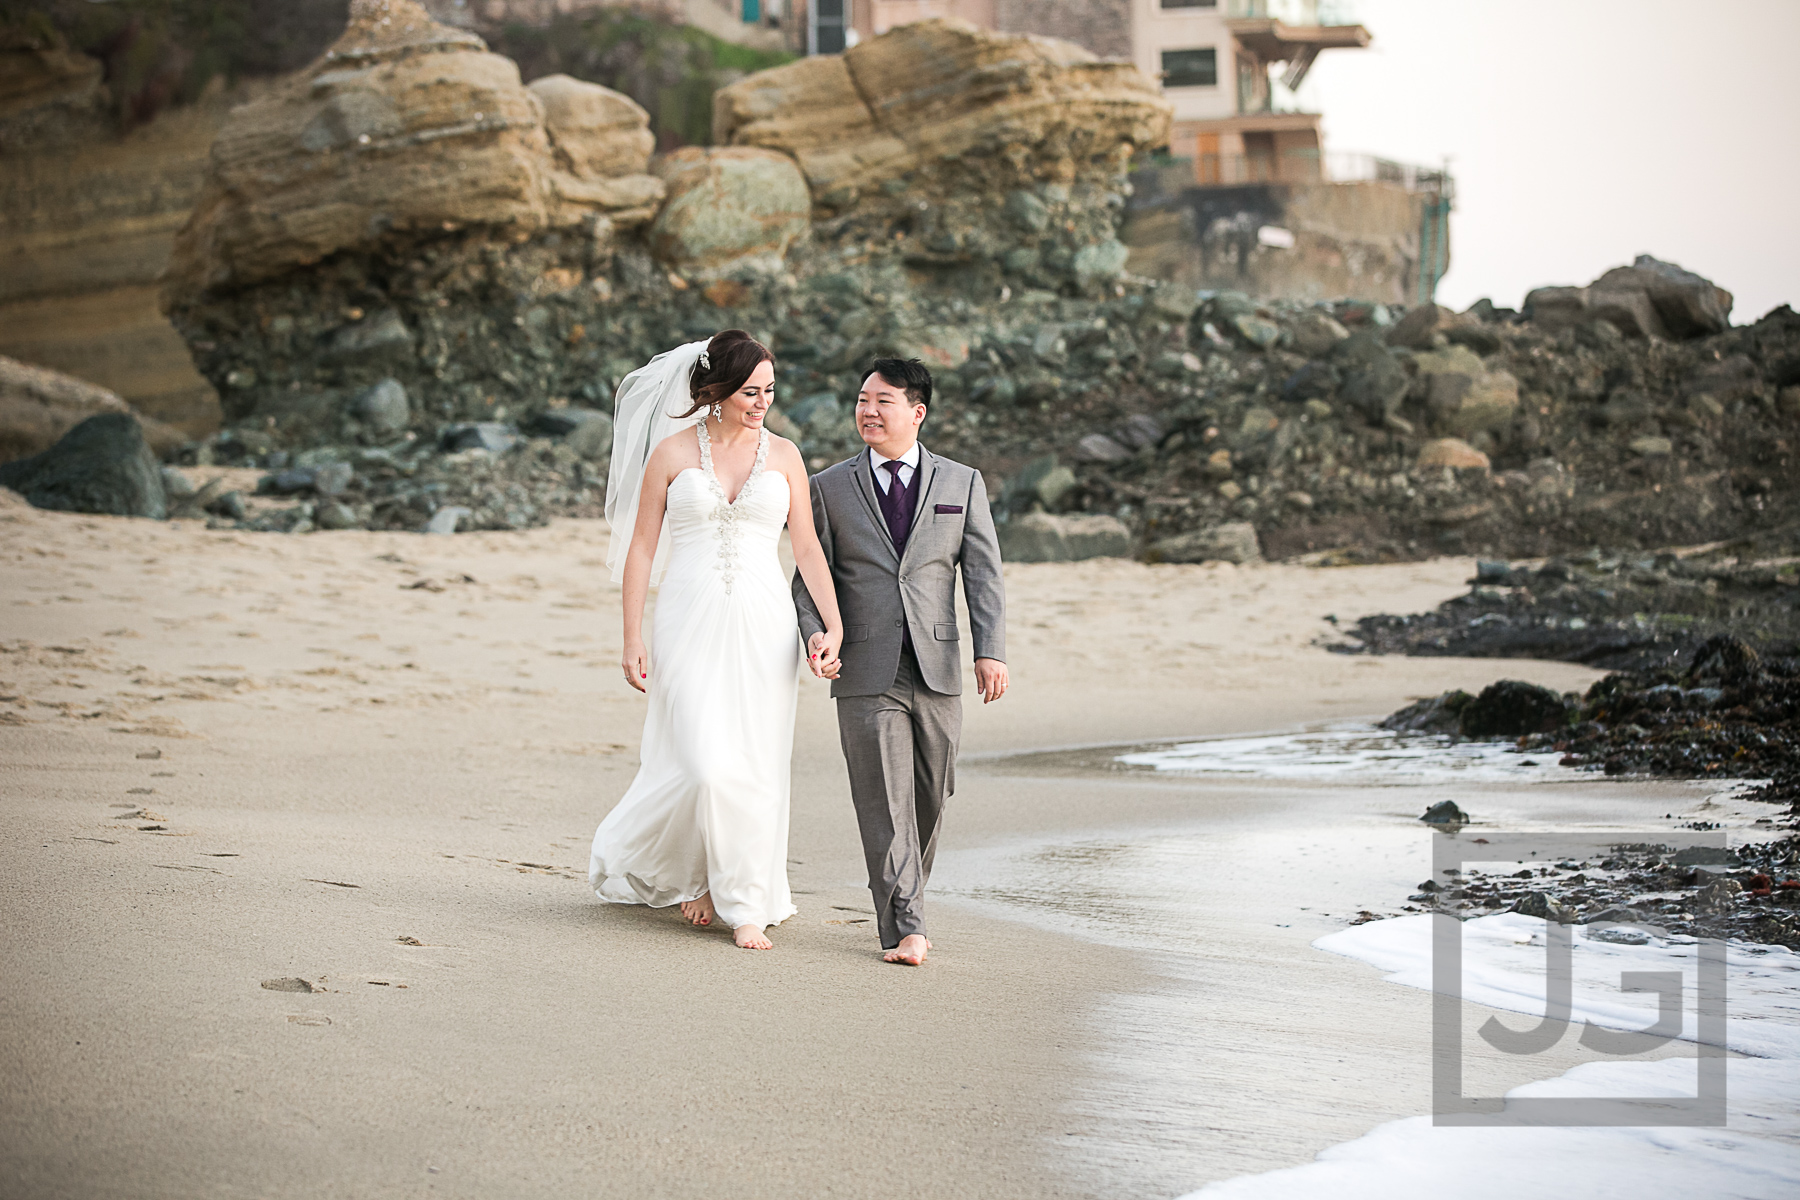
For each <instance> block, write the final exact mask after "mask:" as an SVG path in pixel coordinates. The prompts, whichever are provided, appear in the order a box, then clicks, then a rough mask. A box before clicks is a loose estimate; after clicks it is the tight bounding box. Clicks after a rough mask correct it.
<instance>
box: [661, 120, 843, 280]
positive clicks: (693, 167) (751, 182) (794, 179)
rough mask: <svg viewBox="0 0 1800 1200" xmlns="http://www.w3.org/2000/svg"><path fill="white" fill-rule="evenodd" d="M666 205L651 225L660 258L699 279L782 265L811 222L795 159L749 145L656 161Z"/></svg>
mask: <svg viewBox="0 0 1800 1200" xmlns="http://www.w3.org/2000/svg"><path fill="white" fill-rule="evenodd" d="M657 171H658V173H659V174H660V175H661V176H662V178H663V180H664V182H666V183H667V184H668V189H669V195H668V201H667V203H665V204H664V205H663V208H662V211H661V212H659V213H658V214H657V215H656V220H655V222H654V223H653V224H652V225H651V227H650V242H651V247H652V249H653V250H654V252H655V253H656V256H657V257H658V258H660V259H661V260H662V261H663V262H666V263H668V264H669V265H670V266H671V267H673V268H674V269H675V270H677V271H680V272H681V273H682V274H684V275H688V276H692V277H694V278H718V277H720V276H724V275H731V274H736V273H739V272H743V271H746V270H749V271H758V272H769V271H776V270H779V269H780V268H781V265H782V259H783V256H784V255H786V254H787V249H788V247H789V246H790V245H791V244H793V242H794V240H795V239H796V238H799V237H801V236H803V235H804V234H805V233H806V231H807V228H808V225H809V224H810V220H811V213H812V199H811V197H810V196H809V195H808V193H807V189H806V179H805V177H804V176H802V175H801V173H800V169H799V168H798V167H797V166H795V165H794V160H793V159H791V158H789V157H787V156H786V155H784V154H777V153H775V152H774V151H772V150H759V149H755V148H753V147H749V146H725V147H702V146H687V147H684V148H683V149H680V150H677V151H676V152H675V153H673V154H671V155H669V156H668V157H667V158H665V159H663V160H662V161H661V162H660V163H658V164H657Z"/></svg>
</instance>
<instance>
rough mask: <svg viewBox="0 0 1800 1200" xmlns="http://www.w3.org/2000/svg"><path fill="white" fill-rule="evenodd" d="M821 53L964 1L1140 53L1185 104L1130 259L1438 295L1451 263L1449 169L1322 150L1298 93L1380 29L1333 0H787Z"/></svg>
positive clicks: (1191, 279) (1296, 293) (1002, 17)
mask: <svg viewBox="0 0 1800 1200" xmlns="http://www.w3.org/2000/svg"><path fill="white" fill-rule="evenodd" d="M802 7H804V9H805V12H806V17H807V21H806V25H807V34H808V42H807V49H808V50H809V51H810V52H812V53H835V52H837V51H840V50H842V49H843V48H844V47H845V46H846V45H851V46H853V45H855V44H857V43H858V42H859V41H861V40H863V39H866V38H869V37H874V36H879V35H880V34H883V33H886V32H887V31H888V30H889V29H892V28H895V27H897V26H901V25H905V24H909V23H911V22H915V21H922V20H928V19H931V18H935V17H952V18H958V19H961V20H964V21H967V22H969V23H970V24H972V25H974V26H976V27H977V28H981V29H989V30H994V31H997V32H1003V33H1029V34H1036V35H1039V36H1044V37H1055V38H1061V39H1064V40H1067V41H1072V42H1076V43H1078V44H1080V45H1082V46H1084V47H1086V48H1087V49H1088V50H1090V51H1092V52H1093V53H1095V54H1097V55H1099V56H1101V57H1102V58H1126V59H1130V60H1131V61H1132V62H1134V63H1136V65H1137V66H1138V68H1139V69H1140V70H1142V71H1143V72H1144V73H1145V74H1146V75H1148V76H1149V77H1151V78H1152V79H1157V80H1160V82H1161V84H1162V89H1163V94H1164V95H1165V96H1167V97H1168V99H1169V101H1170V103H1171V104H1172V105H1173V106H1174V121H1173V123H1172V125H1171V126H1170V131H1169V144H1168V146H1167V147H1165V148H1164V149H1165V153H1164V154H1163V155H1161V156H1159V157H1158V158H1157V159H1156V161H1155V163H1154V165H1146V166H1143V167H1142V168H1141V169H1140V170H1139V171H1138V172H1137V173H1136V174H1135V175H1134V176H1133V183H1134V185H1135V192H1134V195H1133V197H1132V202H1131V204H1130V207H1129V209H1128V212H1127V220H1126V224H1125V231H1124V233H1123V235H1122V236H1123V239H1124V241H1125V243H1126V244H1127V245H1128V246H1130V247H1131V249H1132V259H1131V269H1132V270H1134V271H1136V272H1138V273H1140V274H1145V275H1150V276H1155V277H1159V278H1165V279H1173V280H1178V281H1180V282H1182V283H1186V284H1189V285H1191V286H1194V287H1199V288H1203V289H1210V290H1221V289H1231V290H1236V291H1243V292H1247V293H1249V294H1250V295H1253V296H1258V297H1291V298H1301V299H1308V298H1310V299H1324V298H1328V297H1329V298H1350V299H1357V300H1366V301H1371V302H1381V303H1389V304H1417V303H1425V302H1427V301H1430V300H1431V299H1432V298H1433V296H1434V294H1435V292H1436V289H1437V283H1438V280H1439V279H1441V278H1442V277H1443V275H1444V272H1445V271H1446V270H1447V269H1448V268H1449V264H1450V230H1449V213H1450V205H1451V201H1452V198H1453V191H1454V187H1453V181H1452V180H1451V179H1450V177H1449V175H1448V173H1447V172H1445V171H1442V170H1433V169H1430V168H1421V167H1414V166H1410V165H1407V164H1404V163H1397V162H1393V161H1390V160H1387V159H1381V158H1375V157H1372V156H1370V155H1366V154H1330V153H1327V152H1326V150H1325V142H1324V135H1323V131H1322V124H1323V116H1322V114H1320V113H1317V112H1307V111H1305V110H1304V109H1303V108H1302V107H1301V106H1300V104H1299V101H1298V98H1297V96H1296V94H1295V93H1296V91H1297V89H1298V88H1299V87H1300V85H1301V83H1302V82H1303V81H1304V80H1305V78H1306V76H1307V74H1308V72H1310V71H1311V69H1312V67H1313V64H1314V63H1315V62H1316V61H1317V60H1318V56H1319V55H1320V54H1321V53H1322V52H1324V51H1326V50H1355V49H1362V48H1364V47H1366V46H1368V45H1369V44H1370V42H1371V41H1372V40H1373V37H1372V35H1371V34H1370V32H1369V30H1367V29H1366V28H1364V27H1363V26H1362V25H1360V24H1358V23H1356V21H1355V20H1354V19H1353V18H1352V17H1351V15H1350V12H1349V9H1348V7H1347V5H1345V4H1344V3H1341V2H1334V0H790V8H791V9H793V10H794V12H795V14H796V15H798V13H799V11H800V10H801V8H802Z"/></svg>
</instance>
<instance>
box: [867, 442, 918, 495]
mask: <svg viewBox="0 0 1800 1200" xmlns="http://www.w3.org/2000/svg"><path fill="white" fill-rule="evenodd" d="M895 461H898V462H900V463H902V464H903V465H902V466H901V468H900V486H901V487H911V486H912V481H913V476H914V475H915V474H917V473H918V470H919V443H917V442H914V443H913V444H912V449H910V450H908V451H907V452H906V453H905V454H902V455H901V456H900V457H899V459H898V460H895V459H891V458H889V457H887V456H886V455H885V454H882V453H881V452H880V451H878V450H876V449H875V447H873V446H871V447H869V468H870V469H871V470H873V471H874V472H875V486H876V487H878V488H880V489H881V490H882V492H883V494H885V493H886V492H887V490H888V481H889V480H891V479H893V477H894V475H893V472H891V471H889V470H888V469H887V468H886V467H884V466H882V465H881V464H882V463H887V462H895Z"/></svg>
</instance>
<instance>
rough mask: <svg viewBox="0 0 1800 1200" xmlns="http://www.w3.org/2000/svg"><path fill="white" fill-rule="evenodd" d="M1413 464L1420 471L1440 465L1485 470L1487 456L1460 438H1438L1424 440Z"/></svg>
mask: <svg viewBox="0 0 1800 1200" xmlns="http://www.w3.org/2000/svg"><path fill="white" fill-rule="evenodd" d="M1413 465H1414V466H1415V467H1417V468H1418V469H1419V470H1421V471H1431V470H1437V469H1439V468H1442V467H1452V468H1455V469H1457V470H1466V469H1480V470H1483V471H1485V470H1487V469H1488V467H1489V463H1488V456H1487V455H1485V454H1483V453H1482V452H1481V451H1479V450H1477V449H1476V448H1475V447H1473V446H1471V445H1469V443H1467V442H1465V441H1463V440H1462V439H1461V438H1438V439H1436V440H1435V441H1430V442H1426V443H1425V444H1424V445H1423V446H1421V447H1419V457H1418V458H1417V459H1416V460H1415V461H1414V463H1413Z"/></svg>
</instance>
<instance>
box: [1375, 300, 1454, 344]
mask: <svg viewBox="0 0 1800 1200" xmlns="http://www.w3.org/2000/svg"><path fill="white" fill-rule="evenodd" d="M1462 320H1463V318H1462V317H1461V316H1460V315H1459V314H1457V313H1455V312H1452V311H1451V310H1450V309H1447V308H1444V307H1443V306H1441V305H1437V304H1421V305H1419V306H1418V307H1417V308H1413V309H1408V310H1407V313H1406V315H1405V316H1404V317H1401V318H1400V319H1399V320H1398V321H1396V322H1395V323H1394V325H1393V327H1392V328H1390V329H1389V330H1388V331H1387V343H1388V345H1390V346H1406V347H1410V348H1411V349H1414V350H1429V349H1430V348H1431V347H1432V346H1434V345H1436V344H1437V335H1438V334H1440V333H1447V332H1448V331H1449V330H1451V329H1453V328H1455V327H1456V326H1457V325H1459V324H1461V323H1462Z"/></svg>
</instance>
